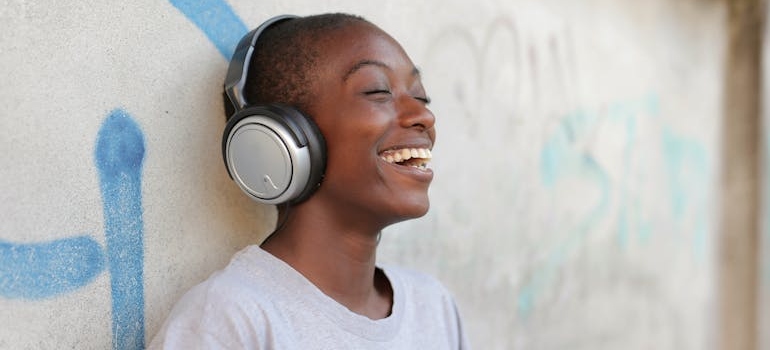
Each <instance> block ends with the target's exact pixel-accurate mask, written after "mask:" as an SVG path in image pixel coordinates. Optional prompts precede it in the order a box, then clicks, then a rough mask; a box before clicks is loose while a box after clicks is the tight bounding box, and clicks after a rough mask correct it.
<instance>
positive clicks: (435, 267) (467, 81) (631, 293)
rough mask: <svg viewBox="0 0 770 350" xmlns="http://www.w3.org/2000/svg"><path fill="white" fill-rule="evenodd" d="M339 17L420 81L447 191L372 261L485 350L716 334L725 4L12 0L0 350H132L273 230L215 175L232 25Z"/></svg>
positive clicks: (5, 17)
mask: <svg viewBox="0 0 770 350" xmlns="http://www.w3.org/2000/svg"><path fill="white" fill-rule="evenodd" d="M228 11H231V12H232V14H234V17H228V16H227V14H228V13H229V12H228ZM329 11H344V12H352V13H357V14H361V15H364V16H365V17H367V18H368V19H370V20H371V21H373V22H374V23H376V24H378V25H380V26H381V27H382V28H384V29H385V30H386V31H388V32H389V33H391V34H392V35H393V36H394V37H395V38H396V39H398V40H399V41H401V43H402V44H403V46H404V47H405V48H406V50H407V52H409V53H410V55H411V56H412V58H413V60H414V61H415V62H416V63H417V64H418V65H419V66H420V67H421V69H422V70H423V71H424V76H425V84H426V86H427V88H428V92H429V93H430V95H431V96H432V98H433V100H434V103H433V104H432V108H433V110H434V112H435V114H436V115H437V118H438V125H437V127H438V143H437V146H436V151H435V158H434V169H435V171H436V174H437V176H436V179H435V182H434V186H433V187H432V204H433V205H432V209H431V212H430V213H429V214H428V215H427V216H426V217H425V218H423V219H420V220H417V221H412V222H407V223H403V224H399V225H397V226H394V227H392V228H390V229H389V230H388V231H387V232H386V233H385V234H384V237H383V242H382V248H381V254H380V259H381V260H382V261H383V262H386V261H387V262H395V263H398V264H401V265H406V266H409V267H412V268H415V269H418V270H422V271H426V272H429V273H431V274H434V275H436V276H438V277H439V278H440V279H441V280H442V281H444V283H445V284H446V285H447V286H448V287H449V288H450V289H451V290H452V291H453V292H454V293H455V295H456V298H457V302H458V304H459V307H460V309H461V312H462V314H463V316H464V323H465V327H466V329H467V332H468V335H469V336H470V338H471V342H472V343H473V345H474V348H477V349H563V348H569V349H619V348H622V349H650V348H655V349H708V348H709V347H710V344H711V340H712V334H713V333H714V329H713V328H714V324H713V323H714V321H713V318H714V315H715V305H714V303H715V300H714V298H715V295H714V294H715V291H716V288H715V283H716V282H715V276H716V269H715V267H714V261H715V258H714V257H715V255H714V252H713V248H714V247H713V243H714V241H715V239H714V237H715V226H716V221H715V219H714V217H715V213H716V212H717V211H718V209H719V208H718V205H716V204H715V193H716V192H715V185H716V176H717V174H718V169H719V162H718V158H717V155H718V150H719V149H720V140H719V137H718V130H717V128H718V125H719V115H720V111H721V102H720V101H721V88H720V81H721V78H722V74H723V70H722V61H723V54H724V34H723V33H724V21H723V15H724V9H723V8H722V6H721V3H719V2H713V1H695V0H689V1H677V2H670V1H663V0H654V1H645V2H638V1H631V0H626V1H610V0H582V1H568V0H548V1H523V0H517V1H510V0H478V1H430V2H412V1H405V0H397V1H388V2H384V3H382V2H374V1H353V0H345V1H343V0H339V1H307V0H289V1H262V2H253V1H241V0H231V1H229V2H227V3H225V2H222V1H220V0H206V1H200V2H197V1H190V2H189V3H182V2H180V1H175V0H171V1H148V0H137V1H131V2H117V1H112V2H92V3H88V2H76V1H59V2H45V3H44V2H42V1H37V2H35V1H24V0H7V1H5V2H4V3H3V4H2V6H0V23H1V24H2V30H0V76H2V77H3V78H2V82H3V83H2V84H0V102H2V103H0V147H2V152H0V169H2V171H0V215H2V220H0V310H2V312H0V325H2V327H0V349H6V348H7V349H42V348H78V349H104V348H109V347H110V346H112V347H113V348H115V349H133V348H140V347H141V339H140V340H139V344H132V342H131V341H132V340H137V339H139V338H138V334H141V333H140V332H141V328H142V327H141V326H142V325H143V327H144V333H145V335H146V336H147V337H148V339H149V338H150V337H151V336H152V335H154V334H155V332H156V331H157V329H158V327H159V326H160V324H161V322H162V321H163V319H164V317H165V315H166V313H167V312H168V310H169V308H170V307H171V306H172V304H173V303H174V301H175V300H176V299H177V298H178V297H179V296H180V294H181V293H183V292H184V291H185V290H187V289H188V288H189V287H190V286H191V285H193V284H195V283H197V282H199V281H200V280H202V279H203V278H205V277H206V276H207V275H208V274H209V273H211V272H212V271H213V270H215V269H217V268H219V267H222V266H223V265H224V264H225V263H226V262H227V260H228V259H229V257H230V255H231V254H232V253H233V252H235V251H236V250H238V249H240V248H241V247H243V246H245V245H247V244H251V243H256V242H258V241H259V240H260V239H261V237H262V235H263V234H264V233H266V231H268V230H269V229H270V228H271V226H272V221H273V220H274V215H275V213H274V209H273V208H271V207H267V206H261V205H257V204H254V203H251V202H249V201H248V200H247V199H246V198H244V197H243V196H242V195H241V194H240V193H239V192H238V190H237V188H236V187H235V186H234V184H232V183H231V182H230V180H229V179H228V177H227V175H226V172H225V171H224V168H223V167H222V166H221V159H220V148H219V142H220V138H221V129H222V127H223V121H224V117H223V116H222V105H221V98H220V89H221V84H222V79H223V76H224V73H225V70H226V68H227V58H226V57H225V55H224V54H223V52H226V50H227V49H226V48H224V49H223V48H221V47H220V48H218V46H217V45H216V43H217V40H219V39H221V40H220V42H221V43H224V44H221V45H220V46H223V47H225V46H227V45H226V44H227V43H231V45H234V42H232V40H231V39H227V38H228V37H227V34H228V32H227V31H225V32H224V33H223V32H218V31H217V30H220V29H232V28H236V29H237V28H239V27H238V25H239V24H240V25H245V27H249V28H252V27H255V26H256V25H258V24H259V23H261V21H263V20H265V19H267V18H268V17H270V16H272V15H275V14H279V13H295V14H311V13H318V12H329ZM204 14H205V15H204ZM196 18H200V20H198V23H196ZM241 23H242V24H241ZM245 27H244V28H245ZM244 30H245V29H244ZM231 32H232V30H231V31H230V33H231ZM207 33H208V34H209V35H210V36H207V35H206V34H207ZM240 34H242V33H239V35H240ZM239 35H238V36H239ZM110 116H111V117H110ZM132 123H135V124H132ZM136 128H138V129H136ZM100 130H102V131H101V134H100ZM99 135H101V136H100V137H101V140H102V141H103V143H102V144H101V145H102V146H98V145H97V137H99ZM126 135H129V136H126ZM131 135H133V136H131ZM110 145H113V146H110ZM114 145H118V146H114ZM121 145H122V146H121ZM142 146H143V147H142ZM110 147H117V148H116V151H115V153H109V152H106V153H105V152H104V150H106V149H111V148H110ZM121 147H123V148H121ZM142 149H143V151H144V152H143V153H142V152H141V151H142ZM96 154H99V156H97V155H96ZM130 155H133V156H134V158H130V157H129V158H126V156H130ZM97 160H104V161H105V162H104V163H96V162H97ZM132 160H133V161H134V162H133V163H132ZM100 169H101V173H100ZM110 169H113V170H115V171H113V172H110ZM100 174H101V177H100ZM132 176H133V177H132ZM111 185H114V186H113V187H110V186H111ZM131 185H135V186H138V187H133V188H132V187H131ZM139 188H140V189H141V191H138V190H137V189H139ZM105 208H106V210H107V211H105ZM105 213H106V214H105ZM78 237H79V238H78ZM132 249H133V250H132ZM70 258H71V259H70ZM132 259H133V260H132ZM121 273H125V275H124V276H123V277H120V276H121ZM111 278H112V279H113V280H116V281H117V282H115V285H114V286H111ZM121 278H122V279H121ZM46 281H48V282H50V283H47V284H46V283H42V282H46ZM132 281H133V282H132ZM121 291H129V292H136V293H137V294H134V295H132V294H128V295H123V294H120V292H121ZM142 300H143V303H144V307H143V308H142V304H141V303H142ZM113 301H114V302H117V303H118V305H115V306H113V305H112V302H113ZM120 302H127V303H128V304H127V305H120V304H119V303H120ZM142 310H143V312H142ZM136 320H139V321H141V323H140V324H137V323H135V322H136ZM113 327H117V328H116V329H113ZM113 339H115V341H116V343H115V344H113Z"/></svg>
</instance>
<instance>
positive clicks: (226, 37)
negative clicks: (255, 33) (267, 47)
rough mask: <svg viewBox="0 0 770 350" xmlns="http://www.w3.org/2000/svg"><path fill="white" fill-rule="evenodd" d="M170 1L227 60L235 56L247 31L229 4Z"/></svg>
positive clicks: (207, 1) (211, 1) (217, 0)
mask: <svg viewBox="0 0 770 350" xmlns="http://www.w3.org/2000/svg"><path fill="white" fill-rule="evenodd" d="M169 1H170V2H171V4H172V5H174V7H176V8H177V9H178V10H179V11H180V12H182V14H184V15H185V16H187V18H188V19H189V20H190V21H191V22H192V23H194V24H195V25H196V26H197V27H198V29H200V30H201V31H203V33H204V34H206V37H208V39H209V41H211V43H212V44H214V46H216V47H217V50H219V53H221V54H222V56H224V57H225V59H228V60H229V59H230V57H232V56H233V52H234V51H235V46H236V45H237V44H238V41H239V40H240V39H241V37H242V36H243V35H244V34H246V32H247V29H246V26H245V25H244V24H243V22H241V20H240V19H239V18H238V16H237V15H236V14H235V13H233V10H232V9H231V8H230V6H228V5H227V3H225V2H224V1H222V0H204V1H197V0H169Z"/></svg>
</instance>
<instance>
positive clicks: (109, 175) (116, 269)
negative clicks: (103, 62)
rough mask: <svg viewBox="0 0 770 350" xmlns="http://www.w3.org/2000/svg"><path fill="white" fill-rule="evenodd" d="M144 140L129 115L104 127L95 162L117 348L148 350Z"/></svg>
mask: <svg viewBox="0 0 770 350" xmlns="http://www.w3.org/2000/svg"><path fill="white" fill-rule="evenodd" d="M143 160H144V136H143V135H142V131H141V130H140V129H139V126H138V125H137V124H136V123H135V122H134V121H133V120H132V119H131V117H129V116H128V114H126V112H124V111H123V110H120V109H116V110H114V111H113V112H112V113H111V114H110V115H109V116H108V117H107V119H106V120H105V121H104V124H103V125H102V127H101V129H100V130H99V135H98V137H97V140H96V151H95V161H96V167H97V169H98V170H99V181H100V184H101V191H102V198H103V201H104V228H105V236H106V238H107V257H108V263H109V271H110V287H111V290H112V339H113V348H116V349H141V348H143V347H144V286H143V283H144V278H143V261H144V245H143V226H144V225H143V221H142V181H141V175H142V174H141V173H142V162H143Z"/></svg>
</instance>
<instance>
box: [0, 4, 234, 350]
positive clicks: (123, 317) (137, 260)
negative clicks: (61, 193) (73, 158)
mask: <svg viewBox="0 0 770 350" xmlns="http://www.w3.org/2000/svg"><path fill="white" fill-rule="evenodd" d="M169 2H170V3H171V4H172V5H173V6H174V7H176V8H177V9H178V10H179V11H180V12H181V13H182V14H184V15H185V16H186V17H187V18H188V19H189V20H190V21H191V22H192V23H194V24H195V25H196V26H197V27H198V28H199V29H200V30H201V31H203V33H204V34H205V35H206V36H207V38H208V39H209V41H211V43H213V44H214V46H216V48H217V50H218V51H219V52H220V53H221V54H222V56H224V57H225V58H226V59H229V58H230V57H231V56H232V53H233V51H234V50H235V46H236V45H237V43H238V40H240V38H241V36H243V35H244V34H245V33H246V32H247V28H246V26H245V25H244V24H243V22H242V21H241V20H240V19H239V18H238V16H237V15H235V13H234V12H233V11H232V9H231V8H230V7H229V6H228V5H227V3H226V2H224V1H221V0H203V1H191V0H169ZM144 156H145V143H144V135H143V134H142V131H141V129H140V128H139V126H138V125H137V124H136V123H135V122H134V120H133V119H132V118H131V117H130V116H129V115H128V114H127V113H126V112H125V111H123V110H122V109H116V110H114V111H112V112H111V113H110V114H109V116H108V117H107V118H106V119H105V121H104V122H103V124H102V127H101V129H100V130H99V133H98V136H97V140H96V149H95V152H94V160H95V163H96V167H97V170H98V173H99V181H100V189H101V194H102V200H103V208H104V229H105V236H106V248H102V246H101V245H100V244H99V243H98V242H96V241H95V240H94V239H93V238H91V237H89V236H85V235H84V236H76V237H67V238H62V239H57V240H53V241H50V242H37V243H27V244H20V243H13V242H6V241H3V240H0V297H5V298H18V299H42V298H48V297H54V296H58V295H61V294H64V293H67V292H71V291H74V290H77V289H79V288H81V287H83V286H86V285H88V284H89V283H91V282H92V281H93V280H94V279H95V278H96V277H97V276H98V275H99V274H101V272H102V271H104V270H105V266H106V268H107V269H108V270H109V273H110V287H111V293H112V332H113V337H112V339H113V344H112V347H113V349H121V350H123V349H143V348H144V337H145V330H144V285H143V283H144V277H143V269H144V266H143V264H144V243H143V240H144V233H143V231H144V228H143V227H144V224H143V219H142V212H143V209H142V195H141V187H142V186H141V171H142V165H143V162H144ZM105 251H106V252H105Z"/></svg>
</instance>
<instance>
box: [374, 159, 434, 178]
mask: <svg viewBox="0 0 770 350" xmlns="http://www.w3.org/2000/svg"><path fill="white" fill-rule="evenodd" d="M382 162H383V163H385V164H387V165H388V166H389V167H390V168H393V169H394V170H396V171H397V172H399V173H401V174H404V175H407V176H409V177H412V178H414V179H415V180H417V181H420V182H428V183H429V182H431V181H432V180H433V170H431V169H430V168H417V167H413V166H404V165H398V164H393V163H388V162H386V161H384V160H383V161H382Z"/></svg>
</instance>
